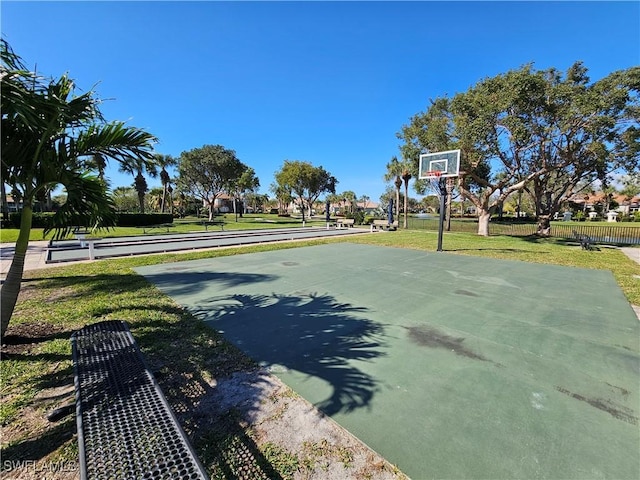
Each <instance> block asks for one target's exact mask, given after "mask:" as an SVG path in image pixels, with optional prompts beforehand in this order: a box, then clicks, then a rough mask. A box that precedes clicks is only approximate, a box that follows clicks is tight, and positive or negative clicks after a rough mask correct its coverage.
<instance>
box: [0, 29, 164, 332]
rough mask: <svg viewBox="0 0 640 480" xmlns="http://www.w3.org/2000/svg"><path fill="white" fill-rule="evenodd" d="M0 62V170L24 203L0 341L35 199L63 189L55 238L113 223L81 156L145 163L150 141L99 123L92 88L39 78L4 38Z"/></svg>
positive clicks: (1, 300) (2, 296)
mask: <svg viewBox="0 0 640 480" xmlns="http://www.w3.org/2000/svg"><path fill="white" fill-rule="evenodd" d="M0 60H1V62H2V64H1V66H0V79H1V80H2V90H1V98H2V103H1V110H2V144H1V150H0V155H1V160H2V161H1V162H0V164H1V165H2V167H1V171H0V174H1V175H0V176H1V177H2V179H3V181H6V182H7V183H8V184H9V186H10V187H11V188H12V189H16V190H18V191H19V192H20V195H21V197H22V203H23V207H22V215H21V220H20V232H19V234H18V240H17V241H16V245H15V252H14V256H13V260H12V262H11V266H10V267H9V272H8V273H7V278H6V280H5V282H4V283H3V284H2V287H1V290H0V326H1V329H0V339H1V338H3V337H4V334H5V332H6V330H7V327H8V326H9V321H10V319H11V316H12V314H13V310H14V308H15V304H16V301H17V299H18V294H19V293H20V286H21V282H22V276H23V272H24V261H25V257H26V252H27V248H28V246H29V234H30V231H31V224H32V217H33V206H34V202H35V201H36V199H37V198H38V197H39V196H41V194H42V193H43V192H47V191H48V190H50V189H51V188H53V187H54V186H55V185H60V184H61V185H63V186H64V187H65V189H66V191H67V194H68V197H67V201H66V202H65V204H64V205H63V206H62V207H61V208H60V209H59V210H58V211H57V212H56V213H55V215H54V216H53V217H52V223H51V226H50V227H48V228H46V229H45V232H44V234H45V235H47V234H49V233H50V232H51V231H55V234H54V238H61V237H63V236H65V235H67V234H68V233H69V232H70V231H71V230H72V229H73V227H74V226H77V225H86V226H93V227H101V226H105V227H108V226H112V225H114V224H115V218H116V217H115V210H114V208H113V203H112V200H111V199H110V197H109V196H108V195H107V191H106V185H105V183H104V182H102V181H101V180H100V179H99V178H98V177H97V176H96V175H94V174H92V172H91V171H89V170H87V167H86V162H85V161H83V159H86V158H90V157H91V156H94V155H100V156H102V157H103V158H109V159H113V160H116V161H118V162H123V161H128V160H130V159H132V158H139V159H142V160H144V161H151V160H152V159H153V156H152V147H153V143H154V142H155V141H156V139H155V137H154V136H153V135H151V134H149V133H147V132H144V131H142V130H139V129H137V128H134V127H126V126H125V125H124V124H123V123H121V122H112V123H106V122H105V121H104V119H103V117H102V115H101V114H100V111H99V110H98V105H99V99H97V98H96V97H95V94H94V92H93V91H90V92H87V93H85V94H84V95H81V96H77V97H76V96H73V95H72V94H73V91H74V84H73V81H72V80H71V79H70V78H68V77H67V76H66V75H64V76H62V77H60V78H59V79H49V80H45V79H43V78H42V77H39V76H37V75H36V74H34V73H32V72H29V71H28V70H27V69H26V68H25V67H24V65H23V64H22V60H21V59H20V57H18V55H16V54H15V53H14V52H13V50H12V49H11V47H10V46H9V44H8V43H7V42H6V41H5V40H0Z"/></svg>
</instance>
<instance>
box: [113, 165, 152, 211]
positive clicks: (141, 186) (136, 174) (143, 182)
mask: <svg viewBox="0 0 640 480" xmlns="http://www.w3.org/2000/svg"><path fill="white" fill-rule="evenodd" d="M155 161H156V158H155V157H153V159H152V160H145V159H144V158H140V157H131V158H128V159H126V160H125V161H124V162H121V163H120V168H119V169H118V170H119V171H120V172H123V173H128V174H130V175H133V188H135V189H136V192H137V193H138V206H139V209H140V213H144V197H145V195H146V193H147V192H148V191H149V184H148V183H147V179H146V178H144V175H143V172H144V171H146V172H147V174H149V175H150V176H151V177H156V176H157V175H158V172H157V170H156V166H155Z"/></svg>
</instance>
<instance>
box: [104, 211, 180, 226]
mask: <svg viewBox="0 0 640 480" xmlns="http://www.w3.org/2000/svg"><path fill="white" fill-rule="evenodd" d="M162 223H173V215H171V214H170V213H120V214H118V220H117V224H116V226H118V227H145V226H148V225H159V224H162Z"/></svg>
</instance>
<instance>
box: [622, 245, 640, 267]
mask: <svg viewBox="0 0 640 480" xmlns="http://www.w3.org/2000/svg"><path fill="white" fill-rule="evenodd" d="M620 250H622V253H624V254H625V255H626V256H627V257H629V258H630V259H631V260H633V261H634V262H636V263H640V248H631V247H622V248H621V249H620Z"/></svg>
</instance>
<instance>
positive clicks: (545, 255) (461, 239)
mask: <svg viewBox="0 0 640 480" xmlns="http://www.w3.org/2000/svg"><path fill="white" fill-rule="evenodd" d="M247 224H252V225H253V226H254V225H255V219H253V220H252V221H251V222H250V221H247ZM187 228H188V227H187ZM3 241H6V240H5V239H4V237H3ZM335 241H344V240H339V239H338V240H317V241H306V242H296V243H290V244H277V245H260V246H252V247H244V248H233V249H221V250H216V251H207V252H193V253H187V254H166V255H154V256H148V257H135V258H126V259H112V260H109V261H98V262H94V263H89V264H81V265H69V266H64V267H57V268H51V269H46V270H38V271H31V272H27V273H26V274H25V280H24V284H23V291H22V293H21V296H20V300H19V303H18V305H17V308H16V311H15V313H14V316H13V319H12V323H11V325H10V327H9V331H8V332H7V333H8V336H7V344H6V345H3V347H2V354H3V360H2V362H1V368H2V371H1V387H0V389H1V390H0V394H1V395H2V400H3V401H2V406H1V410H0V422H1V424H2V429H3V439H2V458H3V468H4V469H5V470H6V461H14V460H15V461H20V460H24V459H40V460H42V459H45V460H47V461H51V462H64V461H70V462H72V461H75V460H76V458H77V443H76V441H75V419H74V417H73V416H70V417H67V418H66V419H64V420H62V421H60V422H58V423H49V422H48V421H47V420H46V418H45V416H46V413H47V412H49V411H50V410H51V409H52V408H54V407H57V406H59V405H60V404H62V403H64V402H68V401H69V399H70V398H72V391H73V370H72V364H71V358H70V343H69V337H70V335H71V333H72V332H73V331H74V330H75V329H77V328H79V327H81V326H83V325H84V324H87V323H92V322H95V321H99V320H106V319H120V320H125V321H127V322H128V323H129V324H130V326H131V331H132V333H133V335H134V337H136V339H137V340H138V343H139V344H140V346H141V348H142V350H143V352H144V353H145V355H146V357H147V359H148V361H149V363H150V364H151V365H152V366H153V367H154V369H155V370H156V371H157V372H159V375H158V380H159V383H160V384H161V387H162V388H163V391H164V392H165V394H166V395H167V398H168V400H169V402H170V403H171V404H172V405H173V406H174V409H175V410H176V411H177V412H180V413H179V416H180V419H181V421H182V423H183V426H184V427H185V430H186V431H187V433H188V434H189V435H190V436H191V438H193V439H194V440H193V442H194V445H195V448H196V450H197V452H198V454H199V456H200V458H201V459H203V461H204V463H205V464H206V466H207V468H209V469H210V471H211V472H212V478H222V477H221V475H222V474H221V471H222V470H221V466H220V465H221V462H222V461H223V460H222V459H223V458H225V456H227V457H228V456H229V455H233V448H235V447H234V445H235V443H234V439H236V438H239V437H246V436H249V437H250V436H251V429H250V428H248V427H247V429H245V430H244V431H241V432H238V431H237V430H228V431H224V430H222V431H215V432H211V431H202V429H200V428H199V426H198V422H197V421H195V419H194V418H193V417H192V416H191V415H190V412H192V411H193V407H194V405H196V404H197V402H198V397H199V392H200V388H199V386H198V385H199V382H201V381H203V379H204V380H205V381H207V382H212V381H215V379H218V378H222V377H224V376H227V375H229V374H230V373H232V372H236V371H242V370H245V369H247V368H251V366H252V362H251V360H250V359H248V358H247V357H245V356H244V355H243V354H242V353H241V352H239V351H238V350H237V349H235V348H234V347H232V346H231V345H229V344H228V343H227V342H225V341H224V340H223V339H222V338H221V337H220V336H218V335H217V334H216V333H215V332H214V331H212V330H210V329H209V328H207V327H205V326H204V325H203V324H202V323H201V322H200V321H199V320H197V319H195V318H194V317H193V316H192V315H190V314H189V313H188V312H186V311H184V310H183V309H182V308H180V307H179V306H178V305H177V304H175V303H174V302H173V301H172V300H171V299H170V298H169V297H167V296H165V295H163V294H161V293H160V292H159V291H158V290H157V289H156V288H155V287H154V286H152V285H150V284H149V283H148V282H147V281H146V280H145V279H144V278H143V277H141V276H139V275H137V274H136V273H135V272H133V270H132V267H136V266H141V265H151V264H157V263H170V262H176V261H183V260H191V259H201V258H210V257H216V256H226V255H239V254H243V253H248V252H258V251H267V250H273V249H285V248H296V247H300V246H308V245H315V244H319V243H327V242H335ZM348 241H349V242H351V243H354V242H355V243H369V244H375V245H384V246H391V247H397V248H410V249H419V250H429V251H434V250H435V249H436V244H437V234H435V233H432V232H423V231H399V232H395V233H393V234H380V235H363V236H354V237H350V238H349V240H348ZM444 248H445V250H447V251H449V252H452V253H456V254H461V255H476V256H482V257H488V258H500V259H509V260H520V261H525V262H535V263H547V264H556V265H565V266H575V267H582V268H594V269H605V270H610V271H611V272H612V273H613V275H614V276H615V279H616V281H617V283H618V285H619V286H620V288H621V289H622V291H623V292H624V294H625V296H626V298H627V299H628V300H629V301H630V302H631V303H633V304H636V305H640V265H638V264H636V263H634V262H632V261H631V260H629V259H628V258H627V257H626V256H624V254H622V253H621V252H620V251H619V250H618V249H615V248H607V247H603V248H601V250H600V251H594V252H589V251H583V250H581V249H580V248H579V246H576V245H575V243H573V244H569V245H568V244H567V243H565V242H563V241H559V240H554V239H537V238H530V237H527V238H513V237H502V236H494V237H489V238H480V237H478V236H476V235H473V234H447V235H445V239H444ZM345 260H347V259H345ZM176 339H179V340H176ZM70 395H71V396H70ZM259 447H260V449H261V451H262V454H263V455H264V457H265V458H266V460H267V461H268V462H270V464H271V465H272V466H273V468H275V469H276V470H277V471H278V472H280V475H281V476H282V477H283V478H291V471H292V470H295V469H296V468H297V467H296V465H298V466H299V465H301V464H302V462H303V459H302V458H300V457H299V456H296V455H297V454H296V452H283V451H282V450H281V449H278V448H277V445H275V446H274V445H259ZM225 448H228V449H230V450H228V451H224V449H225ZM21 478H29V477H21ZM33 478H41V477H38V476H34V477H33ZM47 478H49V477H47ZM51 478H64V477H62V476H60V477H51Z"/></svg>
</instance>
